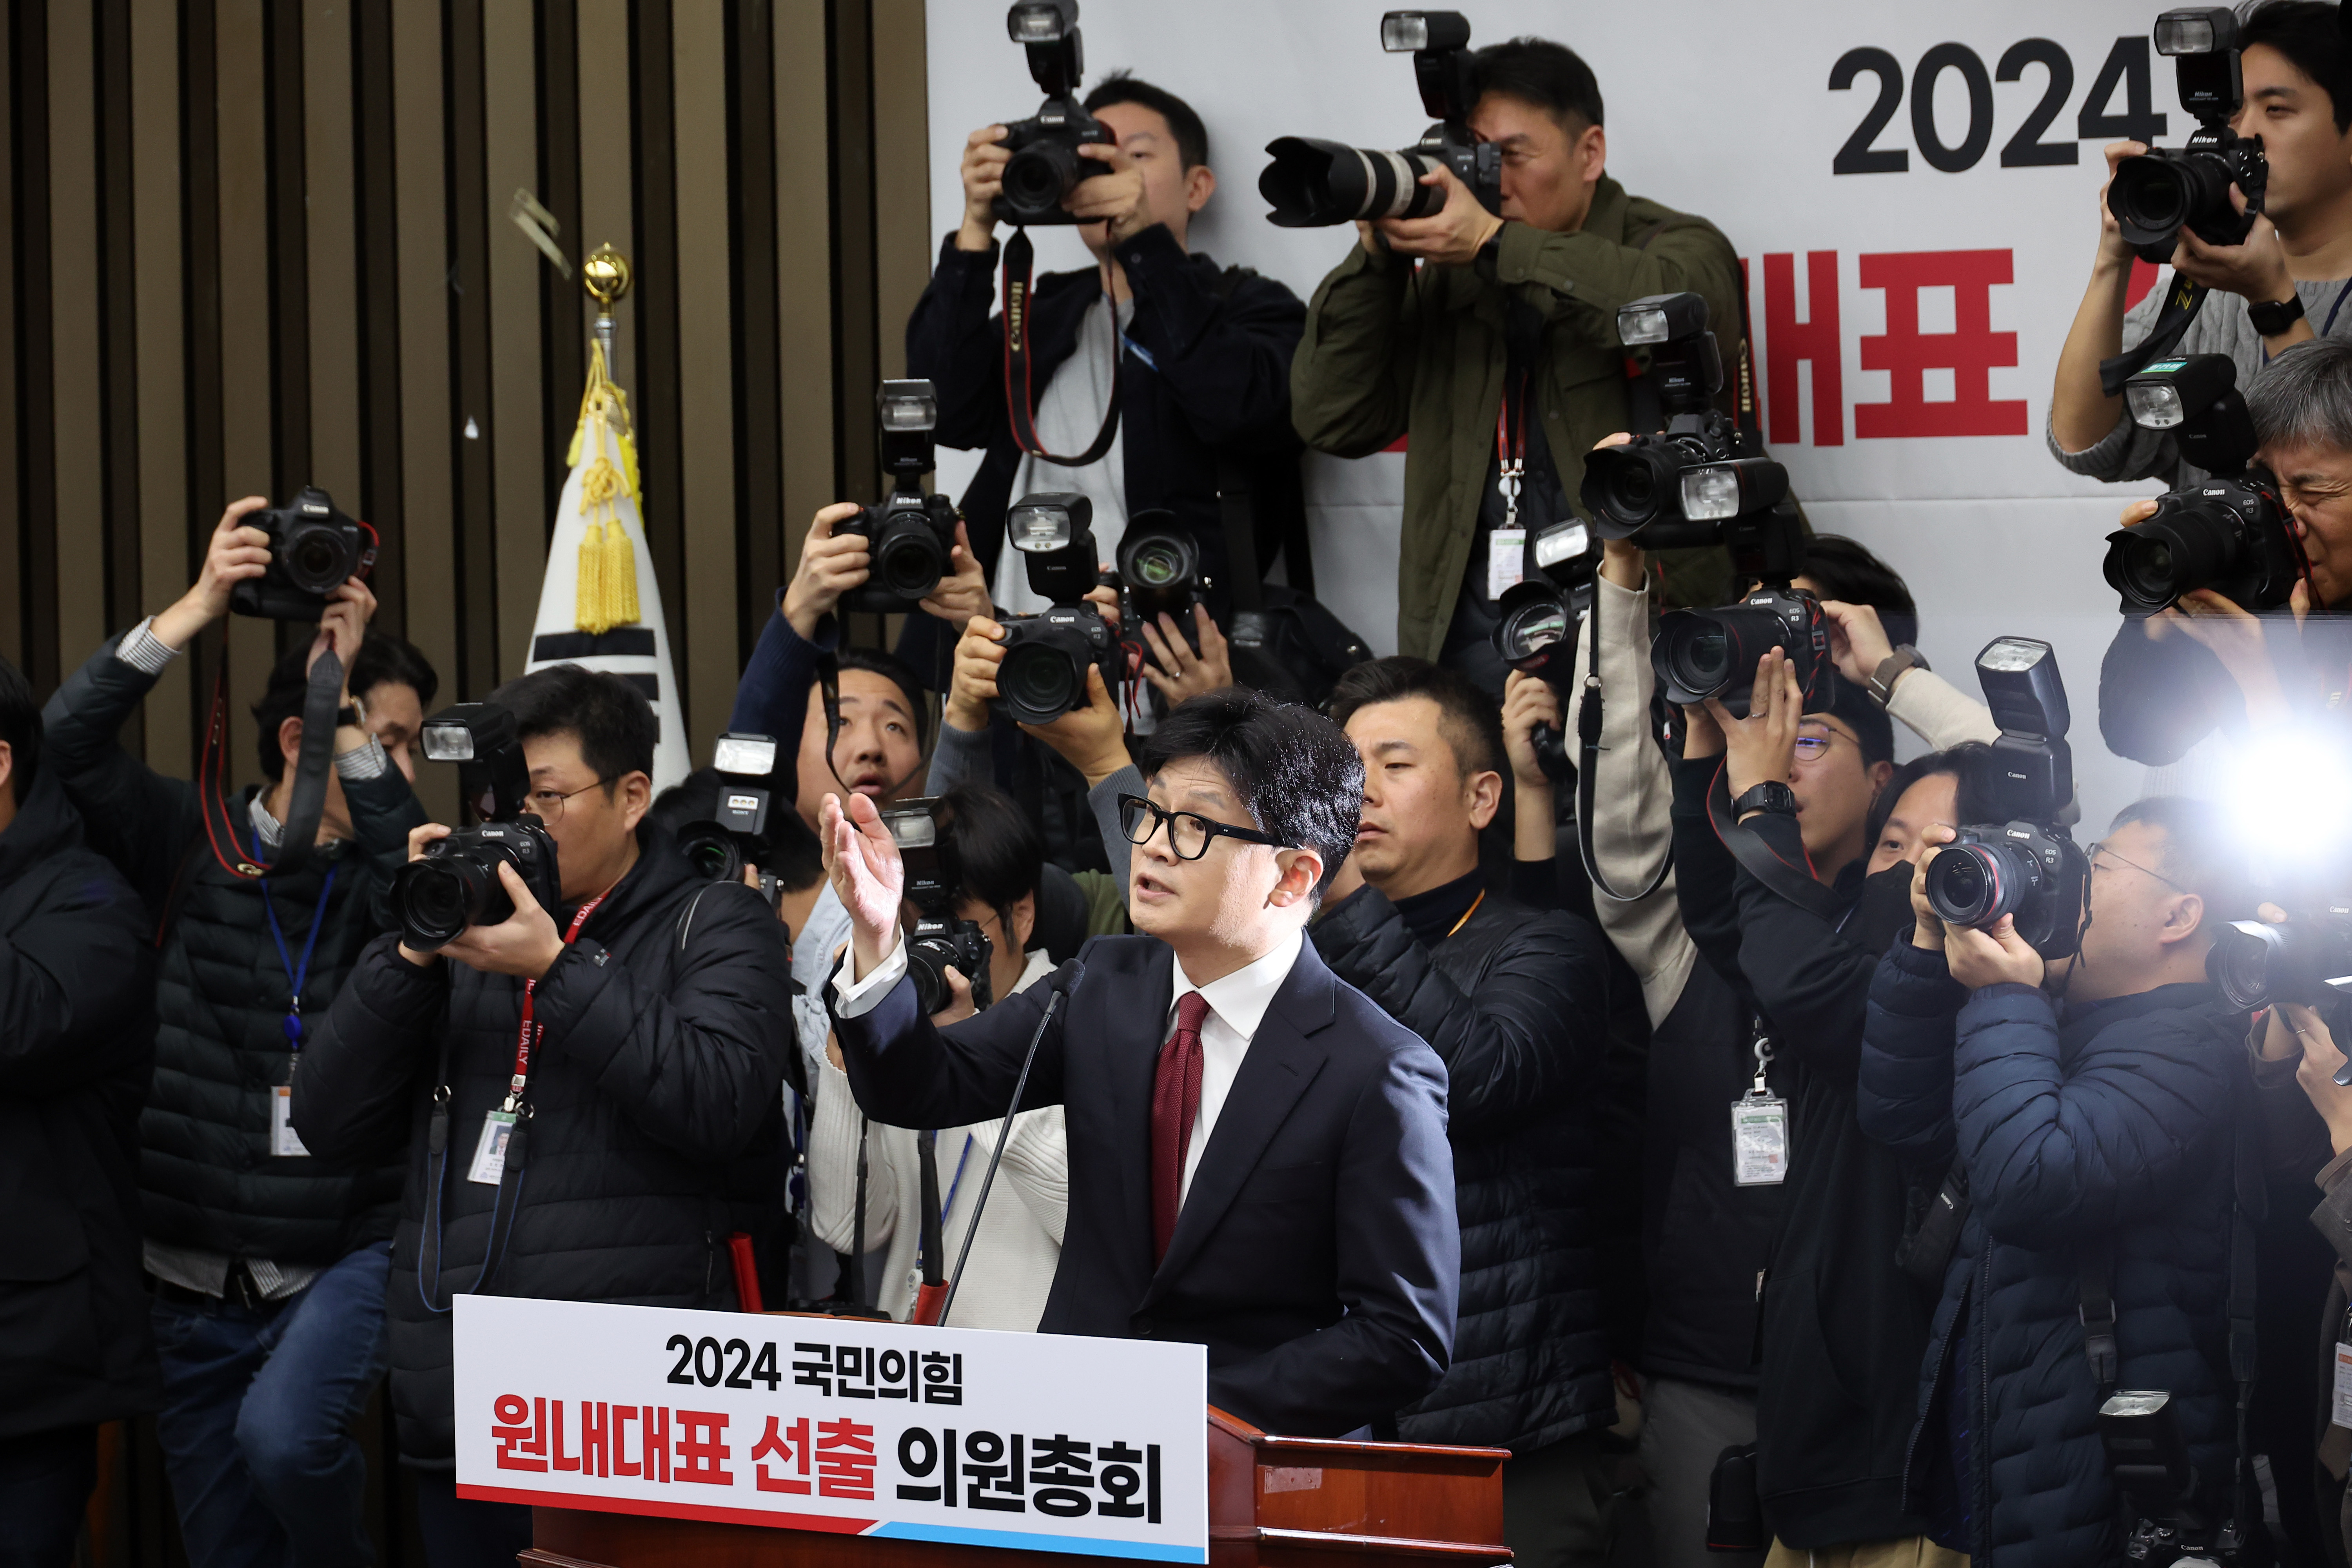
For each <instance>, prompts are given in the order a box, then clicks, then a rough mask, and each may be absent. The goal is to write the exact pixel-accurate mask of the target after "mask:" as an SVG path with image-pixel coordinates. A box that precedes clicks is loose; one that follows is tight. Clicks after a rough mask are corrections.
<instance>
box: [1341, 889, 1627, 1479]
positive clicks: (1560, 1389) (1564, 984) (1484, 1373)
mask: <svg viewBox="0 0 2352 1568" xmlns="http://www.w3.org/2000/svg"><path fill="white" fill-rule="evenodd" d="M1311 930H1312V934H1313V936H1314V939H1315V947H1316V951H1317V952H1320V953H1321V954H1322V955H1323V958H1324V962H1326V963H1328V964H1330V966H1331V969H1332V971H1333V973H1337V974H1338V975H1339V977H1340V978H1341V979H1342V980H1345V981H1347V982H1348V983H1349V984H1351V985H1353V986H1355V987H1356V988H1357V989H1358V990H1360V991H1361V992H1362V993H1363V994H1365V995H1366V996H1368V997H1370V998H1371V1000H1372V1001H1373V1002H1375V1003H1376V1004H1378V1005H1380V1007H1381V1010H1382V1011H1383V1012H1385V1013H1387V1014H1388V1015H1389V1016H1391V1017H1392V1018H1395V1019H1397V1020H1398V1021H1399V1022H1400V1023H1402V1024H1403V1025H1404V1026H1406V1027H1408V1028H1410V1029H1412V1031H1413V1032H1414V1033H1415V1034H1417V1035H1419V1036H1420V1037H1422V1038H1423V1039H1424V1040H1426V1041H1428V1042H1429V1045H1430V1047H1432V1048H1433V1049H1434V1050H1435V1051H1436V1052H1437V1054H1438V1056H1439V1057H1440V1058H1443V1059H1444V1063H1445V1069H1446V1076H1447V1078H1448V1079H1449V1080H1450V1082H1451V1084H1452V1089H1451V1092H1450V1093H1449V1095H1448V1098H1447V1109H1448V1112H1449V1121H1448V1132H1449V1135H1450V1137H1451V1139H1452V1141H1453V1144H1454V1194H1455V1207H1456V1209H1457V1211H1458V1213H1459V1215H1460V1217H1461V1222H1462V1294H1461V1306H1460V1315H1459V1317H1458V1318H1457V1320H1456V1326H1455V1329H1454V1363H1453V1365H1452V1367H1451V1368H1450V1369H1449V1370H1448V1371H1447V1372H1446V1374H1445V1379H1444V1382H1442V1383H1440V1384H1438V1385H1437V1387H1436V1388H1435V1389H1434V1390H1433V1392H1431V1393H1430V1394H1428V1395H1427V1396H1426V1397H1425V1398H1423V1400H1421V1401H1420V1403H1418V1404H1416V1405H1413V1406H1412V1408H1411V1409H1409V1410H1406V1411H1404V1412H1403V1413H1402V1415H1400V1416H1399V1418H1398V1423H1397V1426H1398V1434H1399V1436H1402V1437H1404V1438H1406V1439H1408V1440H1410V1441H1412V1442H1423V1443H1469V1444H1485V1445H1493V1446H1498V1447H1509V1448H1511V1449H1512V1450H1514V1451H1515V1452H1518V1453H1526V1452H1528V1451H1530V1450H1532V1449H1536V1448H1540V1447H1545V1446H1546V1445H1548V1444H1551V1443H1557V1442H1559V1440H1560V1439H1562V1438H1564V1437H1569V1436H1573V1435H1575V1434H1576V1433H1578V1432H1581V1431H1583V1430H1585V1429H1586V1428H1588V1427H1591V1426H1607V1425H1609V1424H1610V1423H1611V1422H1612V1421H1614V1420H1615V1419H1616V1398H1615V1394H1614V1393H1613V1392H1612V1387H1611V1383H1610V1376H1609V1344H1608V1333H1607V1329H1606V1325H1605V1323H1604V1321H1603V1317H1602V1312H1601V1279H1600V1268H1599V1265H1598V1261H1597V1259H1596V1257H1595V1248H1596V1246H1597V1244H1598V1236H1597V1233H1598V1230H1599V1228H1600V1226H1599V1219H1598V1216H1597V1215H1595V1214H1594V1213H1593V1205H1594V1202H1595V1199H1596V1194H1597V1191H1598V1188H1599V1185H1600V1177H1599V1173H1598V1172H1597V1171H1596V1170H1595V1169H1594V1163H1595V1155H1594V1135H1593V1111H1594V1106H1595V1100H1596V1096H1597V1092H1598V1090H1599V1088H1600V1084H1601V1068H1602V1058H1603V1057H1604V1056H1605V1054H1606V1052H1607V1050H1608V1047H1609V1036H1608V1008H1607V996H1608V984H1609V983H1608V975H1607V972H1606V969H1605V967H1604V965H1603V963H1602V958H1601V942H1602V938H1601V933H1600V932H1599V931H1595V930H1593V929H1592V928H1591V926H1590V925H1587V924H1586V923H1585V922H1584V921H1580V920H1577V919H1575V918H1573V917H1572V916H1569V915H1564V914H1545V913H1538V911H1536V910H1531V909H1528V908H1527V907H1526V906H1525V905H1522V904H1517V903H1514V902H1512V901H1510V900H1507V899H1504V898H1501V897H1499V896H1497V895H1496V894H1492V893H1489V894H1488V895H1487V896H1486V899H1485V900H1483V901H1482V902H1481V903H1480V904H1479V905H1478V906H1477V907H1476V908H1475V909H1474V910H1472V911H1471V913H1470V916H1469V918H1468V920H1466V921H1464V923H1463V924H1462V926H1461V928H1460V929H1459V930H1457V931H1454V933H1453V935H1451V936H1450V937H1448V938H1446V939H1445V940H1444V942H1440V943H1439V944H1438V945H1437V946H1436V947H1435V948H1434V949H1430V948H1425V947H1423V945H1422V944H1421V943H1420V942H1417V941H1415V940H1414V938H1413V935H1412V931H1409V930H1408V929H1407V928H1406V926H1405V922H1404V920H1403V917H1402V916H1401V915H1399V914H1398V913H1397V910H1396V906H1395V905H1394V904H1392V903H1391V902H1390V901H1389V900H1388V899H1387V898H1386V897H1384V896H1383V895H1382V894H1381V892H1380V890H1379V889H1375V888H1366V889H1362V890H1361V891H1360V892H1357V893H1355V894H1353V895H1351V896H1350V897H1349V898H1348V899H1347V900H1345V901H1344V902H1342V903H1340V904H1339V905H1337V906H1335V907H1334V908H1333V909H1332V910H1330V911H1329V912H1328V913H1327V914H1326V915H1325V916H1324V917H1323V918H1322V919H1321V920H1318V921H1316V922H1315V924H1314V926H1313V927H1312V928H1311Z"/></svg>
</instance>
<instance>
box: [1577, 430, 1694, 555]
mask: <svg viewBox="0 0 2352 1568" xmlns="http://www.w3.org/2000/svg"><path fill="white" fill-rule="evenodd" d="M1683 461H1684V453H1683V452H1682V451H1681V449H1680V448H1678V447H1672V446H1668V445H1666V444H1665V443H1664V442H1662V441H1659V440H1658V439H1657V438H1655V437H1642V438H1640V439H1637V440H1635V441H1633V442H1632V443H1631V444H1629V445H1626V446H1622V447H1602V448H1601V450H1599V451H1597V452H1594V453H1591V454H1590V455H1589V456H1588V457H1586V458H1585V459H1584V485H1583V488H1582V492H1581V493H1582V496H1583V500H1584V504H1585V505H1586V506H1587V507H1588V508H1590V509H1591V510H1593V511H1595V512H1598V513H1599V514H1600V516H1601V521H1602V522H1603V523H1604V525H1605V526H1604V527H1603V528H1602V529H1601V533H1602V535H1603V536H1604V537H1607V538H1612V539H1624V538H1627V537H1629V536H1630V535H1632V534H1633V533H1636V532H1638V531H1641V529H1642V528H1643V527H1644V526H1645V525H1646V524H1649V523H1651V522H1654V521H1657V520H1658V519H1659V518H1660V517H1662V516H1664V514H1665V513H1666V512H1667V511H1669V510H1673V509H1674V508H1675V503H1676V502H1677V501H1678V500H1679V499H1680V497H1681V495H1682V470H1683Z"/></svg>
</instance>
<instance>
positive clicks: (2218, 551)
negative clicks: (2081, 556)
mask: <svg viewBox="0 0 2352 1568" xmlns="http://www.w3.org/2000/svg"><path fill="white" fill-rule="evenodd" d="M2124 405H2125V407H2126V408H2127V409H2128V410H2129V411H2130V414H2131V417H2132V420H2133V422H2134V423H2135V424H2137V425H2138V426H2141V427H2142V428H2144V429H2150V430H2163V431H2167V432H2168V433H2170V435H2171V436H2172V437H2173V439H2174V441H2175V442H2176V443H2177V444H2178V445H2179V448H2180V454H2181V456H2182V457H2183V458H2187V459H2188V460H2189V462H2191V463H2194V464H2196V465H2197V466H2198V467H2199V468H2204V469H2206V470H2207V471H2209V472H2210V474H2211V475H2212V476H2213V477H2212V478H2210V479H2206V480H2205V481H2203V482H2202V483H2200V484H2194V485H2185V486H2183V487H2182V488H2180V489H2177V490H2168V491H2167V492H2165V494H2163V495H2162V496H2160V497H2158V500H2157V510H2156V515H2155V516H2153V517H2151V518H2149V519H2147V521H2144V522H2141V523H2138V524H2137V525H2135V526H2133V527H2131V528H2119V529H2117V530H2116V531H2114V532H2113V533H2110V534H2108V535H2107V554H2106V559H2105V561H2104V562H2103V563H2101V570H2102V571H2103V572H2104V573H2105V576H2106V579H2107V585H2108V586H2109V587H2111V588H2113V589H2115V591H2116V595H2117V597H2118V598H2120V599H2121V601H2122V607H2123V611H2124V613H2125V614H2126V615H2142V616H2145V615H2152V614H2154V613H2155V612H2156V611H2158V610H2161V609H2163V608H2164V607H2165V606H2166V605H2170V604H2172V603H2173V602H2175V601H2176V600H2178V599H2179V597H2180V596H2181V595H2184V594H2190V593H2194V592H2196V591H2197V590H2199V589H2200V588H2210V589H2211V590H2212V591H2213V592H2215V593H2217V594H2220V595H2221V596H2222V597H2223V598H2225V599H2228V600H2230V601H2231V603H2232V604H2235V605H2238V607H2239V608H2241V609H2243V610H2248V611H2252V612H2253V613H2255V614H2260V613H2261V612H2262V611H2263V610H2270V609H2276V608H2278V607H2280V606H2281V605H2284V604H2286V603H2287V601H2288V599H2289V598H2290V597H2291V596H2292V595H2294V584H2295V581H2296V579H2297V578H2299V577H2301V576H2302V575H2303V574H2304V573H2305V561H2304V554H2303V545H2302V542H2300V541H2299V540H2298V539H2297V538H2296V537H2295V532H2294V522H2293V520H2292V519H2291V518H2290V517H2289V515H2288V513H2287V510H2286V505H2285V503H2284V501H2282V500H2280V499H2279V493H2278V481H2277V480H2276V479H2273V477H2272V475H2271V472H2270V470H2269V469H2267V468H2263V467H2262V466H2261V465H2260V464H2258V463H2256V462H2255V461H2254V460H2253V458H2254V449H2255V447H2256V445H2257V442H2256V438H2255V435H2254V424H2253V419H2252V416H2250V415H2249V414H2248V413H2247V411H2246V404H2245V399H2244V398H2242V397H2241V396H2240V395H2239V394H2238V369H2237V366H2236V365H2235V364H2234V363H2232V362H2231V359H2230V356H2229V355H2227V354H2189V355H2184V356H2181V357H2179V358H2174V359H2164V360H2158V361H2157V362H2156V363H2153V364H2151V365H2149V366H2148V367H2147V369H2146V370H2143V371H2141V372H2140V373H2139V374H2137V375H2135V376H2133V377H2131V379H2129V380H2128V381H2126V382H2125V383H2124Z"/></svg>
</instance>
